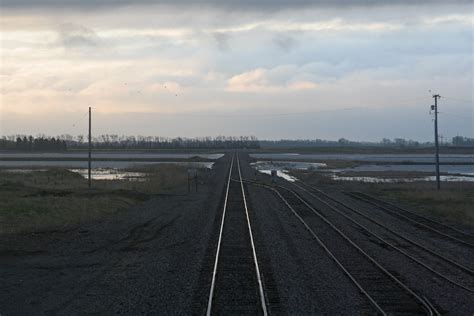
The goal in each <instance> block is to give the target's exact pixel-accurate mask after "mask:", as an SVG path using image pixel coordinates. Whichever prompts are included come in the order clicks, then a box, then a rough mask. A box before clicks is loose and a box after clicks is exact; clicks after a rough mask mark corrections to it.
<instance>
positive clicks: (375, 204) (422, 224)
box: [344, 192, 474, 248]
mask: <svg viewBox="0 0 474 316" xmlns="http://www.w3.org/2000/svg"><path fill="white" fill-rule="evenodd" d="M344 194H346V195H349V196H351V197H353V198H355V199H357V200H360V201H363V202H366V203H369V204H372V205H374V206H376V207H378V208H381V209H383V210H385V211H387V212H390V213H392V214H394V215H395V216H398V217H401V218H403V219H405V220H407V221H409V222H412V223H413V224H416V225H419V226H422V227H424V228H425V229H428V230H430V231H432V232H434V233H436V234H438V235H441V236H443V237H445V238H447V239H450V240H452V241H455V242H458V243H460V244H463V245H465V246H468V247H471V248H474V245H473V244H471V243H469V242H467V241H464V240H462V239H459V238H457V237H454V236H451V235H449V234H446V233H444V232H442V231H440V230H438V229H436V228H434V227H431V226H429V225H426V224H424V223H421V222H419V221H417V220H415V219H412V218H410V217H408V216H405V215H403V214H401V213H398V212H395V211H393V210H391V209H389V208H387V207H385V206H383V205H381V204H380V203H377V202H374V201H371V200H369V199H367V198H364V197H363V196H358V195H356V194H354V193H351V192H344ZM371 198H372V197H371ZM443 226H446V225H443ZM447 227H449V226H447ZM464 234H465V233H464ZM465 235H467V234H465ZM467 236H470V235H467Z"/></svg>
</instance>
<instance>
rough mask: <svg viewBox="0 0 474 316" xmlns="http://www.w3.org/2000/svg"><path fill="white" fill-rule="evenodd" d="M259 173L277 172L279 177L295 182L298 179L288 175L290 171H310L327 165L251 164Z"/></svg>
mask: <svg viewBox="0 0 474 316" xmlns="http://www.w3.org/2000/svg"><path fill="white" fill-rule="evenodd" d="M250 165H251V166H252V167H253V168H255V169H256V170H257V171H258V172H261V173H264V174H268V175H270V174H271V171H272V170H276V171H277V176H278V177H280V178H283V179H285V180H287V181H290V182H295V181H296V180H298V179H297V178H295V177H293V176H291V175H289V174H288V170H291V169H297V170H309V169H318V168H321V167H326V164H325V163H316V162H298V161H257V162H253V163H251V164H250Z"/></svg>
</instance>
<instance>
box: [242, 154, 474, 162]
mask: <svg viewBox="0 0 474 316" xmlns="http://www.w3.org/2000/svg"><path fill="white" fill-rule="evenodd" d="M250 157H252V158H256V159H262V160H263V159H264V160H269V159H271V160H317V161H324V160H351V161H373V162H398V163H401V162H412V163H434V162H435V158H434V155H429V154H403V155H402V154H401V155H394V154H298V153H258V154H250ZM440 162H443V163H449V162H450V163H471V164H474V155H462V154H441V155H440Z"/></svg>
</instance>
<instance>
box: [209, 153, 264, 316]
mask: <svg viewBox="0 0 474 316" xmlns="http://www.w3.org/2000/svg"><path fill="white" fill-rule="evenodd" d="M234 178H235V179H236V180H234ZM213 314H220V315H222V314H254V315H255V314H257V315H267V306H266V300H265V293H264V288H263V284H262V279H261V274H260V268H259V263H258V259H257V253H256V250H255V244H254V239H253V235H252V227H251V225H250V218H249V213H248V208H247V200H246V197H245V191H244V184H243V181H242V175H241V171H240V162H239V158H238V156H234V157H233V158H232V161H231V165H230V170H229V177H228V180H227V187H226V192H225V199H224V206H223V210H222V219H221V224H220V229H219V238H218V242H217V250H216V253H215V261H214V269H213V272H212V280H211V287H210V290H209V298H208V304H207V311H206V315H213Z"/></svg>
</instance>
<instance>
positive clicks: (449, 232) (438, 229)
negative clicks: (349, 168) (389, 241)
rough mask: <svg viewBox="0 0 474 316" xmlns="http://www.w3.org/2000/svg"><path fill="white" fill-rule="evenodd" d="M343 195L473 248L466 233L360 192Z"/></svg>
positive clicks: (473, 245) (473, 240) (472, 238)
mask: <svg viewBox="0 0 474 316" xmlns="http://www.w3.org/2000/svg"><path fill="white" fill-rule="evenodd" d="M344 193H346V194H347V195H349V196H351V197H353V198H355V199H358V200H360V201H363V202H365V203H369V204H372V205H374V206H376V207H378V208H380V209H382V210H384V211H386V212H389V213H391V214H393V215H395V216H397V217H400V218H402V219H404V220H406V221H408V222H411V223H413V224H416V225H418V226H421V227H423V228H425V229H427V230H430V231H431V232H434V233H436V234H438V235H440V236H443V237H444V238H447V239H449V240H452V241H455V242H457V243H460V244H463V245H464V246H467V247H471V248H474V236H472V235H471V234H468V233H466V232H463V231H461V230H459V229H457V228H455V227H451V226H449V225H446V224H443V223H440V222H438V221H435V220H432V219H430V218H427V217H425V216H422V215H419V214H416V213H414V212H411V211H408V210H407V209H404V208H401V207H399V206H397V205H395V204H392V203H389V202H386V201H383V200H380V199H377V198H375V197H373V196H371V195H368V194H365V193H362V192H344ZM383 204H386V205H388V206H389V207H391V208H394V209H397V210H398V211H394V210H392V209H390V208H388V207H386V206H384V205H383Z"/></svg>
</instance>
